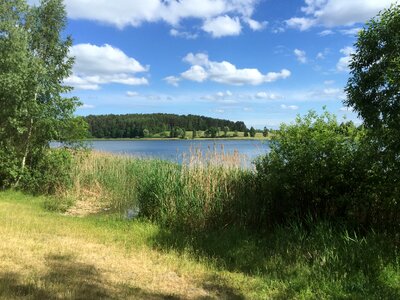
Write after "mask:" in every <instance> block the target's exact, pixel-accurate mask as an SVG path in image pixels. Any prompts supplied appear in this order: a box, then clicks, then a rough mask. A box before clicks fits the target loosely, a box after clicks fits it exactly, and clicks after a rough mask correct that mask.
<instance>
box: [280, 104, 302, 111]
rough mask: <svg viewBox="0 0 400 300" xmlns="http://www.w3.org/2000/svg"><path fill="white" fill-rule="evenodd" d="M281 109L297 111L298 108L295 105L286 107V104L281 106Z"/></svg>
mask: <svg viewBox="0 0 400 300" xmlns="http://www.w3.org/2000/svg"><path fill="white" fill-rule="evenodd" d="M281 108H282V109H289V110H298V109H299V107H298V106H297V105H286V104H281Z"/></svg>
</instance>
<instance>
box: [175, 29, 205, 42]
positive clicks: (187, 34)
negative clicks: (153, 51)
mask: <svg viewBox="0 0 400 300" xmlns="http://www.w3.org/2000/svg"><path fill="white" fill-rule="evenodd" d="M169 34H170V35H171V36H174V37H181V38H184V39H188V40H194V39H197V37H198V35H197V34H196V33H190V32H187V31H179V30H177V29H175V28H172V29H171V30H170V31H169Z"/></svg>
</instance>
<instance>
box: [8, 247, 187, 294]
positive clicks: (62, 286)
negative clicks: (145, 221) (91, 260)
mask: <svg viewBox="0 0 400 300" xmlns="http://www.w3.org/2000/svg"><path fill="white" fill-rule="evenodd" d="M46 265H47V267H48V271H47V273H46V274H44V275H43V276H41V277H40V278H38V279H36V280H32V281H31V282H30V281H29V280H27V279H26V278H23V277H22V276H21V275H20V274H18V273H17V272H6V273H0V298H1V299H35V300H36V299H37V300H46V299H82V300H83V299H127V298H129V299H154V300H159V299H172V300H175V299H180V298H179V297H177V296H175V295H164V294H159V293H151V292H148V291H146V290H143V289H141V288H138V287H130V286H126V285H119V286H115V285H112V284H110V283H109V282H107V281H106V280H105V279H104V278H103V277H102V276H101V274H100V273H99V272H98V271H97V269H96V267H95V266H93V265H90V264H83V263H80V262H77V261H75V260H74V258H73V257H72V256H70V255H53V254H51V255H49V256H47V258H46Z"/></svg>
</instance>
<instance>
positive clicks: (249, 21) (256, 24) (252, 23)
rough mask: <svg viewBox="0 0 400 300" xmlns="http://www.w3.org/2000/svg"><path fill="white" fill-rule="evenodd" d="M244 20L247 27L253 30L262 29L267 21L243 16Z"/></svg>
mask: <svg viewBox="0 0 400 300" xmlns="http://www.w3.org/2000/svg"><path fill="white" fill-rule="evenodd" d="M244 22H245V23H247V25H249V27H250V28H251V29H252V30H253V31H260V30H263V29H264V28H265V27H267V25H268V22H267V21H264V22H258V21H256V20H253V19H250V18H245V19H244Z"/></svg>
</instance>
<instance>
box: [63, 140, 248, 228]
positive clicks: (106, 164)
mask: <svg viewBox="0 0 400 300" xmlns="http://www.w3.org/2000/svg"><path fill="white" fill-rule="evenodd" d="M246 163H247V162H246V158H245V157H244V156H241V155H239V153H238V152H234V153H226V152H225V151H224V149H223V148H221V149H216V148H215V147H214V149H209V150H208V151H207V152H205V153H203V152H202V151H200V150H199V149H191V151H190V152H189V153H188V155H186V156H184V157H183V161H182V164H177V163H173V162H168V161H163V160H158V159H145V158H136V157H132V156H126V155H113V154H107V153H102V152H95V151H90V152H79V153H77V154H75V163H74V166H73V168H72V171H71V172H72V173H71V177H72V179H73V184H72V187H71V188H69V189H68V190H67V191H66V192H64V194H65V196H66V197H67V198H72V199H76V200H77V201H80V202H85V201H87V202H93V200H94V199H95V201H96V202H98V203H101V206H102V207H103V208H104V209H105V210H107V211H110V210H111V211H113V212H115V213H118V214H120V215H125V216H128V215H132V212H134V217H136V214H138V216H139V217H144V218H147V219H150V220H152V221H155V222H157V223H161V224H163V225H169V226H179V227H184V228H188V229H204V228H209V227H221V226H227V225H229V224H233V223H235V224H238V223H243V222H245V219H246V215H248V213H247V212H246V210H248V207H249V205H248V202H249V201H251V197H249V188H250V187H251V184H252V181H253V177H254V173H253V171H252V170H251V169H248V168H245V167H244V166H245V164H246ZM128 217H132V216H128Z"/></svg>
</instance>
